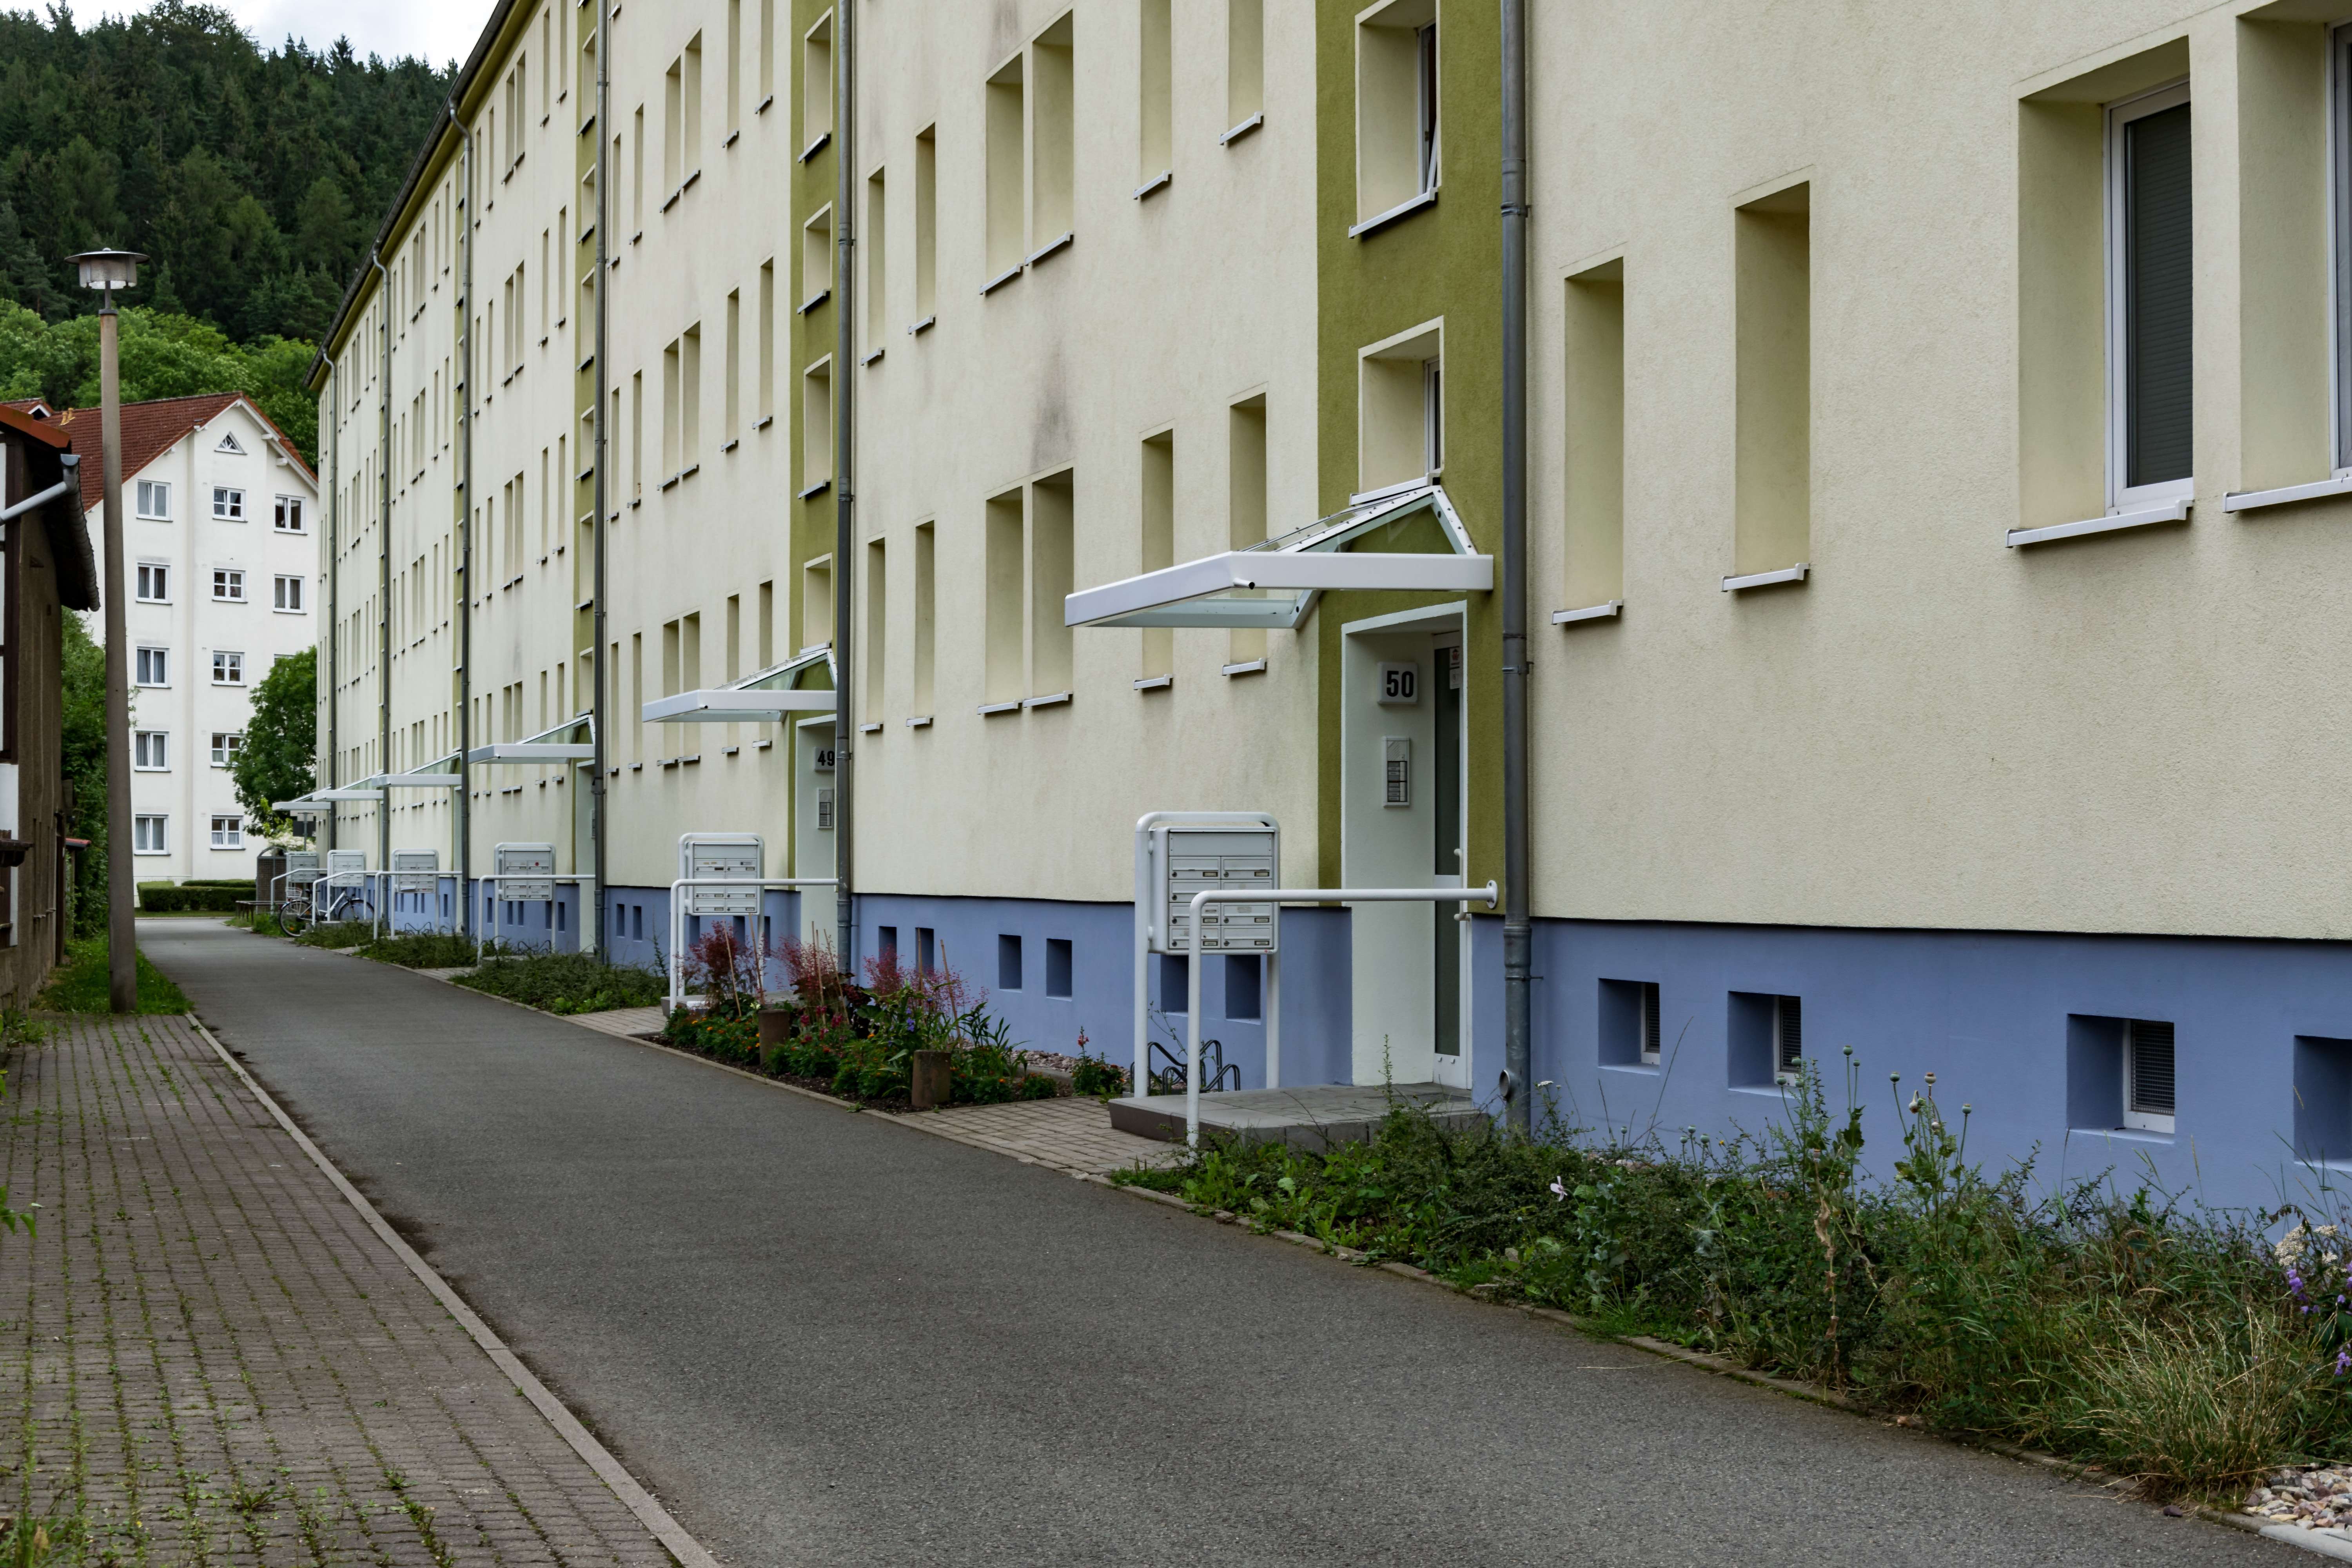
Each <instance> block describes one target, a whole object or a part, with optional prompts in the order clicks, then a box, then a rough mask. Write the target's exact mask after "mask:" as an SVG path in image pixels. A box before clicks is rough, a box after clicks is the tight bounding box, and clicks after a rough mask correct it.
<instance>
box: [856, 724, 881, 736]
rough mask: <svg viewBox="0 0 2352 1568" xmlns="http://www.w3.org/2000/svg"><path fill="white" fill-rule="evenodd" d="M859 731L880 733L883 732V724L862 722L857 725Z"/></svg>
mask: <svg viewBox="0 0 2352 1568" xmlns="http://www.w3.org/2000/svg"><path fill="white" fill-rule="evenodd" d="M857 732H858V733H859V734H861V735H878V734H880V733H881V732H882V726H881V725H880V724H879V723H874V724H860V725H859V726H857Z"/></svg>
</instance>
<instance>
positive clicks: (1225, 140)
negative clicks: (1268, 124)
mask: <svg viewBox="0 0 2352 1568" xmlns="http://www.w3.org/2000/svg"><path fill="white" fill-rule="evenodd" d="M1264 124H1265V112H1264V111H1263V110H1261V111H1259V112H1258V113H1256V114H1253V115H1251V116H1250V117H1249V118H1248V119H1247V120H1244V121H1242V122H1241V123H1240V124H1239V125H1236V126H1234V128H1233V129H1232V130H1231V131H1228V132H1225V133H1224V134H1223V136H1220V137H1218V138H1217V145H1218V146H1220V147H1230V146H1232V145H1233V144H1234V142H1238V141H1240V140H1241V139H1242V138H1243V137H1244V136H1246V135H1248V134H1249V133H1250V132H1253V131H1255V130H1256V129H1257V128H1258V127H1260V126H1261V125H1264Z"/></svg>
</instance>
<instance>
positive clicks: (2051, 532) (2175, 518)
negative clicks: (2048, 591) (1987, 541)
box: [2002, 499, 2189, 550]
mask: <svg viewBox="0 0 2352 1568" xmlns="http://www.w3.org/2000/svg"><path fill="white" fill-rule="evenodd" d="M2187 521H2189V501H2188V500H2186V499H2183V500H2176V501H2168V502H2166V503H2165V504H2164V505H2162V506H2150V507H2140V508H2137V509H2135V510H2131V511H2122V512H2117V513H2116V515H2115V516H2113V517H2088V518H2084V520H2083V521H2080V522H2060V523H2053V524H2052V525H2051V526H2050V527H2048V528H2012V529H2011V530H2010V531H2009V532H2008V533H2007V535H2005V536H2004V538H2003V540H2002V542H2003V543H2005V544H2007V545H2008V546H2009V548H2011V550H2014V549H2016V548H2017V547H2018V546H2019V545H2021V544H2048V543H2051V542H2053V541H2056V540H2061V539H2080V538H2081V537H2083V536H2084V534H2089V533H2115V532H2117V531H2121V530H2123V529H2126V528H2147V527H2151V526H2153V525H2155V524H2157V523H2164V522H2187Z"/></svg>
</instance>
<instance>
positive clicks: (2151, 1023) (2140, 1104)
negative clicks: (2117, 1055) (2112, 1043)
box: [2123, 1018, 2173, 1132]
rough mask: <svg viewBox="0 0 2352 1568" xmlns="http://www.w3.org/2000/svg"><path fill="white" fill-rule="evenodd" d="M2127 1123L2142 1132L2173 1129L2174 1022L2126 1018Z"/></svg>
mask: <svg viewBox="0 0 2352 1568" xmlns="http://www.w3.org/2000/svg"><path fill="white" fill-rule="evenodd" d="M2123 1057H2124V1125H2125V1126H2126V1127H2128V1128H2131V1129H2134V1130H2135V1131H2141V1132H2169V1131H2172V1118H2173V1087H2172V1026H2171V1025H2170V1024H2168V1023H2159V1022H2157V1021H2155V1020H2153V1019H2148V1018H2126V1019H2125V1020H2124V1051H2123Z"/></svg>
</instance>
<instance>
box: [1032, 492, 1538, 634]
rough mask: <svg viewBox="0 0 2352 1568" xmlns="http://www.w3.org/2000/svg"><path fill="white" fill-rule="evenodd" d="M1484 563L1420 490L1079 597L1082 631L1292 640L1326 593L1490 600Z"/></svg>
mask: <svg viewBox="0 0 2352 1568" xmlns="http://www.w3.org/2000/svg"><path fill="white" fill-rule="evenodd" d="M1494 585H1495V560H1494V557H1493V556H1491V555H1481V554H1479V553H1478V552H1477V550H1476V548H1475V546H1473V545H1472V544H1471V542H1470V535H1469V531H1467V530H1466V529H1465V528H1464V527H1463V526H1462V519H1461V518H1460V517H1459V516H1458V515H1456V513H1455V512H1454V503H1453V502H1452V501H1450V500H1447V499H1446V495H1445V491H1444V488H1443V487H1441V486H1438V485H1435V484H1432V483H1429V482H1428V481H1426V480H1417V481H1415V482H1414V483H1412V484H1411V485H1401V486H1396V487H1392V488H1391V489H1385V490H1378V491H1373V492H1371V493H1370V494H1367V495H1362V496H1359V497H1357V498H1356V499H1355V500H1353V501H1351V502H1350V503H1349V506H1348V507H1347V509H1346V510H1342V511H1336V512H1333V513H1332V514H1331V515H1330V516H1328V517H1325V518H1318V519H1317V520H1316V521H1313V522H1310V523H1308V524H1307V525H1306V526H1305V527H1304V528H1297V529H1293V530H1292V531H1289V532H1288V533H1284V534H1277V535H1276V536H1275V537H1274V538H1272V539H1269V540H1266V541H1265V542H1262V543H1258V544H1253V545H1251V546H1250V547H1249V548H1248V549H1246V550H1228V551H1225V552H1222V553H1220V554H1216V555H1207V556H1203V557H1202V558H1201V559H1200V560H1198V561H1187V562H1184V563H1181V565H1176V566H1166V567H1162V568H1161V569H1160V570H1159V571H1157V572H1147V573H1145V574H1143V575H1141V576H1140V577H1129V578H1128V579H1127V580H1126V581H1124V582H1119V583H1109V584H1104V585H1103V586H1102V587H1099V588H1088V589H1086V590H1084V591H1082V592H1080V593H1076V594H1072V595H1069V596H1068V597H1067V598H1066V599H1065V600H1063V601H1062V620H1063V624H1065V625H1066V626H1226V627H1231V628H1251V627H1263V628H1273V629H1277V630H1282V631H1288V630H1290V629H1291V628H1293V627H1295V626H1297V625H1298V623H1299V621H1300V620H1301V619H1303V618H1304V617H1305V616H1306V615H1307V611H1308V610H1309V609H1310V608H1312V607H1313V606H1314V603H1315V596H1316V595H1318V594H1320V593H1322V592H1323V591H1324V590H1326V589H1345V588H1359V589H1366V588H1368V589H1393V590H1402V591H1405V592H1456V593H1459V592H1471V591H1475V592H1485V591H1486V590H1489V589H1491V588H1493V587H1494Z"/></svg>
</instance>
